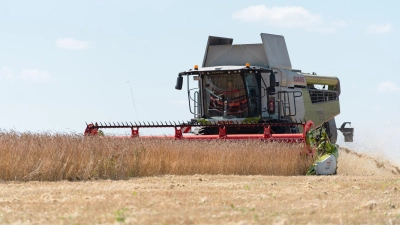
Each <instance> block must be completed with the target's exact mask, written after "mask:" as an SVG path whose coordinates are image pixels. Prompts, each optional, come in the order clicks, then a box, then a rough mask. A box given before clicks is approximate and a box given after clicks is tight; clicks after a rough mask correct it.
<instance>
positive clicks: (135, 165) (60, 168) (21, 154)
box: [0, 132, 312, 181]
mask: <svg viewBox="0 0 400 225" xmlns="http://www.w3.org/2000/svg"><path fill="white" fill-rule="evenodd" d="M303 151H304V146H303V145H302V144H278V143H264V142H262V141H223V140H214V141H188V140H171V139H167V138H158V139H138V138H133V139H132V138H124V139H122V138H99V137H83V136H82V135H74V134H46V133H43V134H37V133H17V132H7V133H1V134H0V155H1V158H0V180H4V181H34V180H35V181H60V180H69V181H76V180H96V179H113V180H116V179H118V180H119V179H129V178H131V177H143V176H157V175H165V174H174V175H194V174H210V175H213V174H225V175H285V176H287V175H304V174H306V172H307V170H308V168H309V167H310V165H311V164H312V159H311V158H309V157H306V156H305V155H304V154H301V153H302V152H303Z"/></svg>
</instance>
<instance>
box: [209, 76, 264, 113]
mask: <svg viewBox="0 0 400 225" xmlns="http://www.w3.org/2000/svg"><path fill="white" fill-rule="evenodd" d="M243 76H244V79H243ZM258 83H259V82H257V79H256V77H255V75H254V74H244V75H242V74H228V73H226V74H224V73H222V74H213V75H204V78H203V90H204V91H203V95H204V98H203V100H204V106H205V107H204V109H205V116H206V118H215V119H217V118H225V119H232V118H245V117H249V116H256V115H257V114H258V115H259V113H258V111H260V110H259V104H260V98H259V92H260V91H259V90H260V89H259V88H258V86H259V85H258ZM249 107H250V109H249Z"/></svg>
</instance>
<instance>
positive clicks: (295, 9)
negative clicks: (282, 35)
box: [232, 5, 348, 33]
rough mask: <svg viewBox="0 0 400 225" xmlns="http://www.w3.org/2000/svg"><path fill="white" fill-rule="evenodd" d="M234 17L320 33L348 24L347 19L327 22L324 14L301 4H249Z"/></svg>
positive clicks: (331, 31) (245, 20)
mask: <svg viewBox="0 0 400 225" xmlns="http://www.w3.org/2000/svg"><path fill="white" fill-rule="evenodd" d="M232 18H233V19H237V20H241V21H244V22H261V23H265V24H267V25H269V26H276V27H288V28H306V29H308V30H312V31H316V32H320V33H333V32H335V31H336V30H337V29H338V28H342V27H344V26H347V25H348V24H347V22H345V21H334V22H332V23H331V24H327V23H325V22H324V21H323V19H322V16H320V15H318V14H313V13H311V12H310V11H308V10H307V9H305V8H303V7H300V6H282V7H267V6H265V5H257V6H249V7H247V8H245V9H243V10H241V11H238V12H235V13H234V14H233V15H232Z"/></svg>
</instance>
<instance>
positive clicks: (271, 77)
mask: <svg viewBox="0 0 400 225" xmlns="http://www.w3.org/2000/svg"><path fill="white" fill-rule="evenodd" d="M275 85H276V79H275V74H274V71H271V74H270V75H269V86H270V87H273V88H274V87H275Z"/></svg>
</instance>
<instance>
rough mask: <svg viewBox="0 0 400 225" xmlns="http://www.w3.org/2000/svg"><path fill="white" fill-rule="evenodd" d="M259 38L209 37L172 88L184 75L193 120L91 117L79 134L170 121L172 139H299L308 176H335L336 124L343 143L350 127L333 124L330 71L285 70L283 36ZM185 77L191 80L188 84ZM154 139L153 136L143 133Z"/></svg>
mask: <svg viewBox="0 0 400 225" xmlns="http://www.w3.org/2000/svg"><path fill="white" fill-rule="evenodd" d="M261 39H262V43H260V44H240V45H232V42H233V39H230V38H221V37H213V36H210V37H209V38H208V42H207V46H206V51H205V55H204V59H203V65H202V67H201V68H199V67H198V66H197V65H195V66H194V68H193V69H190V70H189V71H185V72H181V73H179V75H178V78H177V82H176V86H175V89H177V90H181V89H182V85H183V77H184V76H185V77H186V78H187V79H186V80H187V95H188V101H189V110H190V112H191V113H192V114H193V115H194V118H193V119H191V121H188V122H182V123H176V122H175V123H171V122H168V123H162V122H155V123H140V122H139V123H137V122H136V123H116V124H115V123H113V124H111V123H108V124H107V123H91V124H88V125H87V127H86V130H85V135H94V136H96V135H99V133H100V132H101V131H100V130H99V129H102V128H129V129H131V132H132V133H131V136H130V137H139V129H140V128H153V127H157V128H159V127H171V128H174V130H175V135H173V136H171V138H174V139H177V140H211V139H223V140H226V139H228V140H243V139H244V140H249V139H257V140H262V141H265V142H285V143H304V146H305V148H306V152H307V154H309V155H311V156H313V157H316V161H315V163H314V165H313V166H311V169H310V171H309V172H308V174H335V173H336V169H337V166H336V165H337V158H338V146H337V145H336V144H335V143H336V140H337V130H339V131H341V132H342V133H343V135H344V138H345V141H346V142H352V141H353V128H346V127H345V125H346V124H348V123H349V122H345V123H343V125H342V126H341V127H340V128H339V129H337V127H336V123H335V116H337V115H338V114H339V113H340V105H339V96H340V82H339V79H338V78H337V77H333V76H320V75H316V74H315V73H312V74H310V73H303V72H302V71H301V70H295V69H292V65H291V62H290V58H289V54H288V51H287V48H286V43H285V39H284V37H283V36H280V35H272V34H265V33H262V34H261ZM190 77H192V79H193V80H195V81H197V86H196V87H190V83H191V82H190V80H189V79H190ZM149 138H154V137H149Z"/></svg>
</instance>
